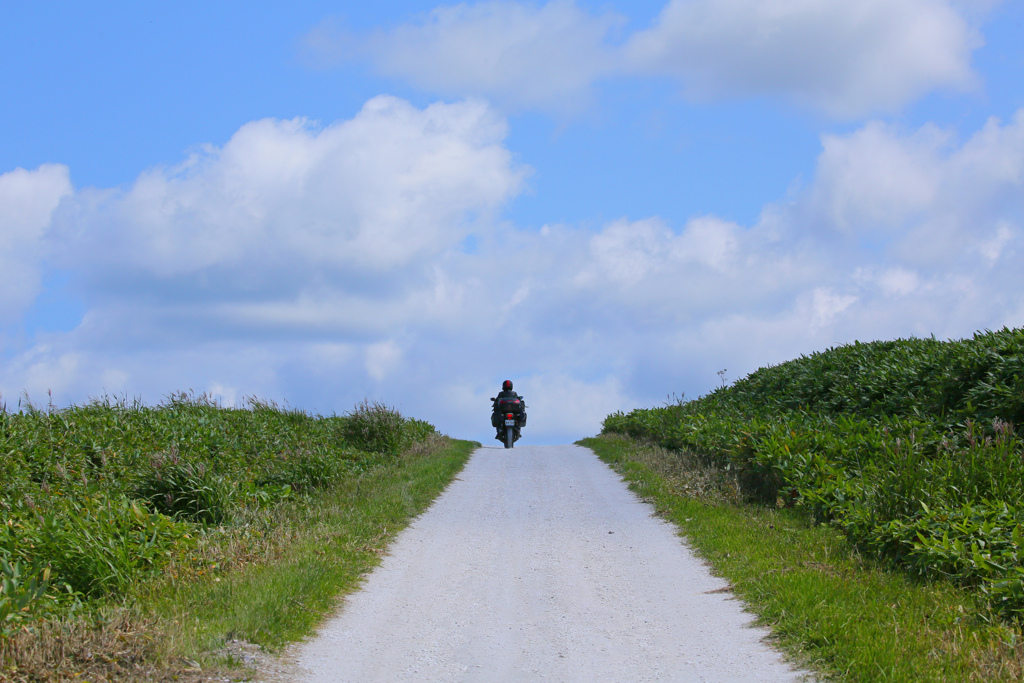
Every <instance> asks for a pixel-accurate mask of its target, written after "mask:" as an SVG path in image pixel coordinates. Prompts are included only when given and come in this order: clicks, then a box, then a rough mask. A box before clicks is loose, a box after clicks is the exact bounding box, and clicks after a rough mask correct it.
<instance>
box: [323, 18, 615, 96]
mask: <svg viewBox="0 0 1024 683" xmlns="http://www.w3.org/2000/svg"><path fill="white" fill-rule="evenodd" d="M621 23H622V22H621V19H620V18H619V17H617V16H616V15H614V14H610V13H606V14H603V15H601V16H592V15H590V14H587V13H586V12H584V11H582V10H580V9H579V8H578V7H576V5H575V4H574V3H573V2H572V0H552V2H549V3H547V4H545V5H542V6H535V5H530V4H524V3H520V2H512V1H510V0H489V1H488V2H481V3H476V4H472V5H470V4H458V5H454V6H448V7H438V8H437V9H434V10H432V11H431V12H430V13H429V14H428V15H426V16H425V17H424V18H423V20H422V21H421V22H418V23H414V24H405V25H402V26H399V27H397V28H396V29H394V30H392V31H390V32H378V33H375V34H373V35H371V36H368V37H367V38H365V39H359V38H353V37H352V36H351V35H343V36H340V37H337V36H332V33H334V30H333V29H332V26H331V24H330V23H327V24H325V25H322V26H320V27H318V28H317V29H315V30H314V31H313V32H311V33H310V35H309V36H308V37H307V44H308V46H309V47H310V48H311V49H312V50H313V51H314V52H319V53H320V54H321V55H323V54H325V53H326V54H330V53H332V52H334V51H336V50H337V49H338V45H339V44H344V45H347V46H348V49H347V50H345V51H344V52H345V53H346V54H347V55H352V54H363V55H365V56H367V57H368V58H369V59H370V60H371V61H372V62H373V64H374V66H375V67H376V69H377V70H379V71H380V72H381V73H383V74H384V75H387V76H398V77H401V78H405V79H407V80H409V81H410V82H412V83H413V84H414V85H416V86H417V87H420V88H424V89H426V90H429V91H431V92H436V93H441V94H445V95H454V96H459V97H462V96H465V95H466V94H474V95H481V96H486V97H489V98H491V99H494V100H496V101H499V102H502V103H505V104H508V105H511V106H513V107H516V108H519V107H537V106H541V107H548V106H554V107H555V108H557V109H566V110H572V109H575V108H577V107H579V106H580V105H582V104H584V103H585V101H586V100H587V99H588V98H589V89H590V84H591V83H592V82H593V81H594V80H595V79H596V78H598V77H599V76H600V75H602V74H606V73H608V72H609V71H610V70H612V69H614V56H613V54H612V51H611V50H610V49H609V47H608V46H607V45H606V44H605V40H606V38H607V36H608V34H609V32H610V31H612V29H613V28H614V27H616V26H617V25H619V24H621Z"/></svg>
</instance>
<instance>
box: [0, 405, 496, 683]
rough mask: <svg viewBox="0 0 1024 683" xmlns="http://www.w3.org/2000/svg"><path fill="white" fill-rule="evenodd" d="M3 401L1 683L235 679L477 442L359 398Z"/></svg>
mask: <svg viewBox="0 0 1024 683" xmlns="http://www.w3.org/2000/svg"><path fill="white" fill-rule="evenodd" d="M22 408H23V409H22V410H21V411H19V412H14V413H12V412H7V411H6V410H5V408H4V407H3V406H2V405H0V682H5V683H6V682H7V681H11V682H17V683H44V682H50V681H70V680H75V681H81V680H84V681H178V682H179V683H191V682H198V681H212V680H217V681H224V680H239V679H241V678H245V677H247V676H249V675H250V674H251V671H247V670H245V669H243V668H242V667H241V666H240V665H241V663H242V662H241V661H240V660H241V659H242V658H241V657H240V656H239V655H242V654H252V653H253V652H254V651H255V650H256V649H265V650H270V651H274V650H276V649H278V648H280V647H281V646H282V645H284V644H285V643H287V642H290V641H293V640H296V639H298V638H301V637H302V636H304V635H306V634H308V633H310V632H311V631H312V629H313V628H314V627H315V626H316V624H317V623H318V622H319V621H320V620H321V619H322V618H323V617H324V616H325V615H326V614H327V613H329V612H330V611H332V610H333V609H334V608H335V607H336V606H337V604H338V600H339V599H340V597H341V596H343V595H344V594H346V593H348V592H351V591H352V590H354V589H355V588H356V587H357V586H358V584H359V581H360V577H361V576H362V575H363V574H364V573H366V572H367V571H368V570H370V569H372V568H373V567H374V566H375V565H376V564H377V563H378V562H379V556H380V555H381V554H383V553H384V552H385V548H386V546H387V544H388V543H389V542H390V540H391V539H392V538H393V537H394V536H395V534H397V533H398V532H399V531H400V530H401V529H402V528H404V527H405V526H406V525H407V524H408V523H409V522H410V521H411V519H412V518H413V517H415V516H416V515H417V514H419V513H420V512H422V511H423V510H424V509H425V508H426V507H427V506H428V505H429V504H430V502H431V501H432V500H433V499H434V498H435V497H436V496H437V495H438V494H439V493H440V492H441V491H442V490H443V489H444V488H445V486H447V484H448V483H449V482H450V481H451V480H452V479H453V478H454V476H455V474H456V473H457V472H458V471H459V470H460V469H461V468H462V466H463V465H464V464H465V462H466V460H467V459H468V457H469V455H470V453H471V452H472V451H473V450H474V448H476V447H477V446H478V445H479V444H475V443H471V442H465V441H455V440H452V439H449V438H447V437H443V436H441V435H439V434H437V432H436V430H435V429H434V428H433V426H431V425H429V424H428V423H426V422H422V421H419V420H415V419H409V418H404V417H402V416H401V415H400V414H399V413H398V412H397V411H395V410H394V409H391V408H389V407H387V406H386V405H384V404H379V403H369V402H363V403H361V404H359V405H357V406H356V409H355V410H354V411H352V412H351V413H349V414H347V415H343V416H338V415H333V416H329V417H322V416H314V415H309V414H306V413H303V412H301V411H292V410H287V409H282V408H280V407H278V406H276V405H274V404H272V403H268V402H264V401H260V400H258V399H250V400H249V401H248V403H247V407H245V408H241V409H237V408H222V407H220V406H219V405H216V404H215V403H213V402H212V401H211V400H209V399H208V398H207V397H205V396H199V397H196V396H194V395H188V394H182V395H175V396H172V397H171V398H170V399H169V401H168V402H167V403H166V404H164V405H161V406H157V407H154V408H149V407H146V406H143V405H141V404H140V403H138V402H136V403H135V404H131V405H129V404H127V403H125V402H119V403H114V402H111V401H109V400H100V401H94V402H92V403H90V404H88V405H86V406H72V407H70V408H68V409H64V410H57V409H54V408H53V407H52V406H51V407H50V408H49V409H48V410H40V409H37V408H34V407H33V406H31V405H28V406H27V407H26V406H23V407H22Z"/></svg>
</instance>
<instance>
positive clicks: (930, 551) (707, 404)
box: [603, 329, 1024, 617]
mask: <svg viewBox="0 0 1024 683" xmlns="http://www.w3.org/2000/svg"><path fill="white" fill-rule="evenodd" d="M1022 359H1024V330H1020V329H1018V330H1009V329H1004V330H1001V331H998V332H986V333H979V334H976V335H975V336H974V337H973V338H972V339H969V340H962V341H952V342H940V341H936V340H934V339H924V340H922V339H911V340H897V341H892V342H872V343H869V344H860V343H855V344H851V345H848V346H843V347H838V348H835V349H829V350H828V351H825V352H822V353H816V354H812V355H811V356H807V357H802V358H799V359H797V360H793V361H789V362H788V363H783V364H781V365H778V366H775V367H769V368H762V369H760V370H758V371H756V372H754V373H752V374H751V375H749V376H748V377H746V378H743V379H741V380H739V381H737V382H736V383H735V384H734V385H732V386H730V387H723V388H720V389H718V390H716V391H714V392H712V393H710V394H708V395H707V396H704V397H702V398H700V399H698V400H695V401H689V402H686V403H682V402H681V403H679V404H678V405H669V406H665V407H662V408H652V409H649V410H642V409H638V410H634V411H631V412H630V413H621V412H619V413H615V414H612V415H609V416H608V417H607V418H606V419H605V421H604V427H603V431H604V432H607V433H621V434H627V435H629V436H632V437H634V438H640V439H646V440H649V441H653V442H656V443H659V444H660V445H662V446H664V447H666V448H671V449H688V450H694V451H698V452H701V453H704V454H706V455H707V457H709V458H710V459H712V460H713V461H715V462H717V463H718V465H719V466H720V467H721V468H723V469H728V470H730V471H732V472H733V473H734V474H735V478H736V481H738V482H739V484H740V485H741V487H742V489H743V490H744V491H745V492H746V493H747V495H748V496H749V497H750V498H751V499H752V500H756V501H759V502H762V503H767V504H787V505H799V506H802V507H804V508H805V509H806V510H807V511H808V512H809V513H810V514H811V515H813V516H814V517H815V518H817V519H818V520H821V521H826V522H830V523H832V524H834V525H836V526H838V527H840V528H841V529H843V530H844V531H845V532H846V534H847V537H848V538H849V539H850V541H851V542H853V543H854V544H856V545H858V546H859V547H861V548H862V549H864V550H866V551H869V552H872V553H875V554H877V555H879V556H882V557H886V558H889V559H890V560H892V561H893V562H895V563H898V564H900V565H901V566H903V567H905V568H906V569H907V570H908V571H910V572H912V573H915V574H918V575H920V576H929V577H931V576H944V577H948V578H950V579H952V580H954V581H956V582H957V583H960V584H961V585H965V586H970V587H975V588H977V589H978V590H980V591H981V592H982V593H983V594H985V595H986V596H988V598H989V599H990V600H991V602H992V604H993V606H994V607H995V608H996V609H997V610H998V611H1000V612H1002V613H1004V614H1006V615H1008V616H1012V617H1021V616H1024V569H1022V568H1021V562H1020V560H1021V559H1022V558H1021V557H1019V556H1018V553H1019V547H1020V540H1021V539H1022V534H1024V532H1022V530H1021V524H1022V522H1024V514H1022V513H1021V512H1020V511H1021V510H1024V466H1022V465H1024V440H1022V438H1021V435H1020V432H1019V430H1020V425H1021V424H1022V423H1024V412H1022V409H1024V360H1022ZM1015 425H1017V426H1016V427H1015Z"/></svg>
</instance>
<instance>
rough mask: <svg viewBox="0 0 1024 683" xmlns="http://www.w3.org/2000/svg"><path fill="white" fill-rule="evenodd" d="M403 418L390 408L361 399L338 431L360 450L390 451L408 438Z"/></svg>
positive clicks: (395, 450)
mask: <svg viewBox="0 0 1024 683" xmlns="http://www.w3.org/2000/svg"><path fill="white" fill-rule="evenodd" d="M405 422H406V421H405V418H403V417H402V415H401V414H400V413H399V412H398V411H397V410H395V409H394V408H390V407H388V406H386V405H384V404H383V403H378V402H373V403H370V402H369V401H363V402H362V403H360V404H358V405H357V406H356V408H355V410H353V411H352V412H351V413H349V414H348V415H347V416H346V417H345V421H344V422H343V423H342V428H341V434H342V437H343V438H344V440H345V441H346V442H347V443H349V444H351V445H352V446H354V447H355V448H358V449H360V450H363V451H368V452H370V453H386V454H389V455H394V454H396V453H398V452H399V451H401V450H402V448H403V447H404V446H405V445H406V444H407V443H408V442H409V439H408V438H407V434H406V425H405Z"/></svg>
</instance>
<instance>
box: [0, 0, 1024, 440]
mask: <svg viewBox="0 0 1024 683" xmlns="http://www.w3.org/2000/svg"><path fill="white" fill-rule="evenodd" d="M1022 36H1024V2H1021V1H1020V0H1002V1H1000V0H851V1H850V2H842V3H837V2H834V0H639V1H634V2H630V3H624V2H621V1H619V2H590V1H584V0H578V1H575V2H574V1H573V0H551V1H550V2H520V1H518V0H487V1H484V2H467V3H461V4H438V3H437V2H426V1H420V0H407V1H404V2H403V1H398V2H389V3H364V2H360V3H355V2H344V1H341V2H319V1H315V2H314V1H308V2H307V1H303V0H296V1H295V2H292V3H287V4H282V3H267V2H258V1H256V2H254V1H251V0H250V1H248V2H245V3H242V2H232V1H226V2H219V3H208V2H195V1H192V0H182V1H181V2H176V3H137V2H103V1H102V0H99V1H97V2H94V3H88V4H81V3H78V4H76V3H70V4H69V3H63V2H62V3H57V2H52V1H48V0H40V1H39V2H34V3H13V2H0V397H2V398H0V400H2V401H3V402H5V403H6V405H7V407H8V409H11V410H13V409H17V406H18V405H19V402H20V403H21V404H22V405H24V403H25V402H26V401H30V402H31V403H32V404H33V405H37V406H46V405H53V406H55V407H58V408H61V407H66V406H69V405H81V404H84V403H87V402H89V401H91V400H93V399H102V398H103V397H110V398H112V399H125V400H128V401H132V400H134V399H141V400H143V401H144V402H146V403H147V404H151V405H152V404H158V403H161V402H163V401H165V400H166V399H167V397H169V396H171V395H173V394H177V393H179V392H193V393H195V394H207V395H209V396H211V397H213V398H214V399H215V400H217V401H219V402H220V403H221V404H222V405H225V406H244V405H245V402H246V399H247V398H249V397H257V398H260V399H262V400H271V401H275V402H277V403H279V404H281V405H285V406H288V407H290V408H294V409H301V410H305V411H308V412H311V413H317V414H323V415H330V414H343V413H346V412H348V411H350V410H352V409H353V408H354V406H356V404H358V403H359V402H360V401H363V400H371V401H381V402H384V403H386V404H388V405H391V406H394V407H396V408H398V409H399V410H401V411H402V413H403V414H405V415H409V416H413V417H417V418H420V419H425V420H428V421H430V422H431V423H432V424H434V425H435V426H437V427H438V429H439V430H440V431H442V432H443V433H446V434H450V435H452V436H456V437H460V438H469V439H477V440H480V441H482V442H484V443H488V442H489V440H490V439H491V438H492V437H493V435H492V434H491V432H490V429H491V428H490V423H489V418H488V416H489V412H490V402H489V400H488V399H489V398H490V397H491V396H494V395H495V393H496V392H497V391H498V390H499V388H500V383H501V382H502V380H504V379H511V380H513V382H514V383H515V387H516V389H517V391H519V393H521V394H523V395H524V396H525V398H526V401H527V404H528V406H529V414H530V418H529V424H528V426H527V428H526V429H525V430H524V439H525V441H524V442H528V443H565V442H571V441H574V440H576V439H579V438H582V437H585V436H590V435H593V434H596V433H597V432H598V431H600V428H601V422H602V420H603V419H604V417H605V416H607V415H608V414H610V413H612V412H615V411H618V410H625V411H628V410H631V409H633V408H637V407H651V406H656V405H662V404H664V403H665V402H673V401H674V400H676V399H678V398H679V397H685V398H696V397H698V396H700V395H703V394H705V393H707V392H709V391H711V390H713V389H715V388H716V387H718V386H721V385H722V384H723V383H725V384H727V383H729V382H732V381H735V380H736V379H738V378H741V377H743V376H745V375H747V374H749V373H750V372H753V371H754V370H756V369H757V368H759V367H763V366H766V365H770V364H777V363H780V362H784V361H786V360H789V359H792V358H796V357H799V356H800V355H802V354H808V353H812V352H814V351H821V350H824V349H826V348H829V347H831V346H835V345H839V344H845V343H850V342H853V341H855V340H860V341H871V340H876V339H896V338H906V337H913V336H917V337H926V336H932V335H934V336H935V337H937V338H940V339H957V338H963V337H969V336H971V335H972V334H973V333H974V332H975V331H978V330H984V329H998V328H1001V327H1003V326H1009V327H1020V326H1024V40H1021V37H1022Z"/></svg>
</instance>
